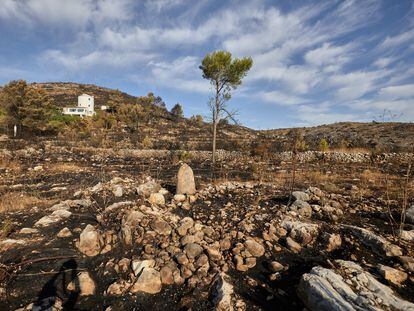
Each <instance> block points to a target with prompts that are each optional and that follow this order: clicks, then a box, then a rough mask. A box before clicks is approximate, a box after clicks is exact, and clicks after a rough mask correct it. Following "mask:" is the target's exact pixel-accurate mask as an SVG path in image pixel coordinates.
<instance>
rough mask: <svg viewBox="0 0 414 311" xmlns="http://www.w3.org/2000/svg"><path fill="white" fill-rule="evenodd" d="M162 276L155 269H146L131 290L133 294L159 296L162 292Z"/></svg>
mask: <svg viewBox="0 0 414 311" xmlns="http://www.w3.org/2000/svg"><path fill="white" fill-rule="evenodd" d="M161 287H162V284H161V275H160V273H159V272H158V271H157V270H155V269H154V268H145V269H144V270H143V271H142V273H141V274H140V275H139V277H138V279H137V281H136V282H135V284H134V285H133V286H132V288H131V293H137V292H144V293H148V294H157V293H159V292H160V291H161Z"/></svg>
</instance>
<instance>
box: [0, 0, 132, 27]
mask: <svg viewBox="0 0 414 311" xmlns="http://www.w3.org/2000/svg"><path fill="white" fill-rule="evenodd" d="M133 3H134V2H133V0H70V1H68V0H26V1H15V0H4V3H2V5H1V6H0V17H1V18H2V19H4V20H8V21H9V22H11V23H18V24H19V25H22V24H23V25H25V24H26V25H27V24H28V25H33V24H35V23H39V24H44V25H54V26H56V25H58V26H62V27H65V28H66V27H68V26H70V27H74V28H83V27H86V26H87V25H88V24H89V23H90V24H97V23H102V22H104V21H123V20H127V19H130V18H132V14H131V12H132V10H131V8H132V6H133Z"/></svg>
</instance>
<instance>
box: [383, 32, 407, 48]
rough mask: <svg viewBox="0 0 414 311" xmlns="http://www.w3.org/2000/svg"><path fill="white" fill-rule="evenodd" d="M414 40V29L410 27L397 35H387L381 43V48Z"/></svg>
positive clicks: (392, 46)
mask: <svg viewBox="0 0 414 311" xmlns="http://www.w3.org/2000/svg"><path fill="white" fill-rule="evenodd" d="M413 40H414V29H410V30H407V31H405V32H402V33H400V34H399V35H396V36H392V37H390V36H387V37H386V38H385V39H384V41H383V42H382V43H381V45H380V48H384V49H385V48H394V47H397V46H399V45H401V44H404V43H412V42H413Z"/></svg>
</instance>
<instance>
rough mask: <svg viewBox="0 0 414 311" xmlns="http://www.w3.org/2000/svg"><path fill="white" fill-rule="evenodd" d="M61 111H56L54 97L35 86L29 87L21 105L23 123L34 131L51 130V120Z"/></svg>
mask: <svg viewBox="0 0 414 311" xmlns="http://www.w3.org/2000/svg"><path fill="white" fill-rule="evenodd" d="M56 113H60V112H56V110H55V109H54V106H53V101H52V99H51V98H50V97H49V96H48V95H47V94H46V92H45V91H43V90H40V89H35V88H32V87H30V88H28V90H27V91H26V94H25V102H24V105H23V106H22V107H20V114H21V115H22V119H21V124H22V125H23V126H24V127H25V128H29V129H32V130H33V131H34V132H44V131H47V130H49V121H50V120H51V119H52V117H53V116H54V115H55V114H56Z"/></svg>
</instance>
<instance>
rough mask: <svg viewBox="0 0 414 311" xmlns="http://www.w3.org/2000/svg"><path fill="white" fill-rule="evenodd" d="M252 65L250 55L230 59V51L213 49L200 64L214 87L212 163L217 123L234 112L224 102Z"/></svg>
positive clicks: (211, 108)
mask: <svg viewBox="0 0 414 311" xmlns="http://www.w3.org/2000/svg"><path fill="white" fill-rule="evenodd" d="M252 65H253V60H252V59H251V57H245V58H242V59H238V58H235V59H232V56H231V53H230V52H226V51H215V52H212V53H210V54H207V55H206V56H205V57H204V59H203V61H202V63H201V66H200V69H201V70H202V71H203V78H205V79H208V80H210V83H211V85H212V87H213V89H214V95H213V98H211V100H210V110H211V113H212V121H213V146H212V147H213V156H212V162H213V165H214V163H215V160H216V137H217V125H218V123H219V121H220V119H222V118H223V117H224V116H225V117H226V118H230V119H234V112H229V111H228V109H227V105H226V102H227V101H228V100H229V99H230V98H231V90H234V89H236V88H237V87H238V86H239V85H240V84H241V83H242V79H243V78H244V77H245V76H246V75H247V72H248V71H249V70H250V68H251V67H252Z"/></svg>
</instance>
